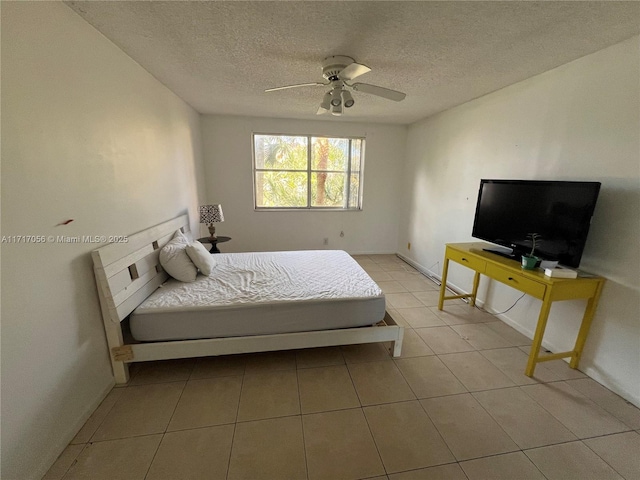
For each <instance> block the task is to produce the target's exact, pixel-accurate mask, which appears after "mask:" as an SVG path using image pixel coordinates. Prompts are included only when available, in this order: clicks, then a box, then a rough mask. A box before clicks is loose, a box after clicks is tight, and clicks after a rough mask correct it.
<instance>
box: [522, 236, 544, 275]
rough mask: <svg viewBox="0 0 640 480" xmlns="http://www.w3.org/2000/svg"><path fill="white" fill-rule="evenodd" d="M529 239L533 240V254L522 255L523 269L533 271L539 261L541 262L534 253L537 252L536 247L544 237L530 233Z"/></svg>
mask: <svg viewBox="0 0 640 480" xmlns="http://www.w3.org/2000/svg"><path fill="white" fill-rule="evenodd" d="M527 238H528V239H529V240H531V252H529V253H525V254H524V255H522V268H523V269H525V270H533V269H534V268H535V267H536V264H537V263H538V260H540V259H539V258H538V257H536V256H535V255H534V253H535V251H536V246H537V245H538V243H539V242H540V240H541V238H542V237H541V235H540V234H539V233H529V234H527Z"/></svg>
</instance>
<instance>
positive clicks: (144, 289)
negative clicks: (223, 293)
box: [91, 215, 189, 323]
mask: <svg viewBox="0 0 640 480" xmlns="http://www.w3.org/2000/svg"><path fill="white" fill-rule="evenodd" d="M178 229H180V230H182V232H184V233H187V232H188V231H189V217H188V216H187V215H181V216H179V217H177V218H174V219H172V220H169V221H167V222H164V223H161V224H159V225H156V226H155V227H151V228H148V229H146V230H143V231H142V232H138V233H136V234H134V235H131V236H129V237H128V241H127V242H126V243H125V242H122V243H110V244H108V245H105V246H104V247H101V248H99V249H97V250H94V251H93V252H91V256H92V258H93V268H94V272H95V275H96V283H97V286H98V291H99V294H100V302H101V304H102V312H103V316H107V315H108V317H109V319H110V320H111V321H112V322H114V323H119V322H121V321H122V320H124V319H125V318H126V317H127V315H129V314H130V313H131V312H132V311H133V310H134V309H135V308H136V307H137V306H138V305H140V303H142V301H143V300H144V299H145V298H147V297H148V296H149V295H151V294H152V293H153V292H154V290H155V289H156V288H158V286H159V285H161V284H162V283H163V282H164V281H165V280H166V279H167V278H168V275H167V273H166V272H165V271H164V270H163V269H162V267H161V266H160V262H159V260H158V256H159V254H160V249H161V248H162V247H163V246H165V245H166V244H167V242H169V240H171V238H173V235H174V233H175V231H176V230H178ZM104 320H105V323H107V318H105V319H104Z"/></svg>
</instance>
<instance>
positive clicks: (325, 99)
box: [320, 92, 331, 110]
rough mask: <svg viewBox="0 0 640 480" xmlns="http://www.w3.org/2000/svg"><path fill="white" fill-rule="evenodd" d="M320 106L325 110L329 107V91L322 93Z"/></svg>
mask: <svg viewBox="0 0 640 480" xmlns="http://www.w3.org/2000/svg"><path fill="white" fill-rule="evenodd" d="M320 108H323V109H325V110H329V109H331V92H327V93H325V94H324V97H323V98H322V103H321V104H320Z"/></svg>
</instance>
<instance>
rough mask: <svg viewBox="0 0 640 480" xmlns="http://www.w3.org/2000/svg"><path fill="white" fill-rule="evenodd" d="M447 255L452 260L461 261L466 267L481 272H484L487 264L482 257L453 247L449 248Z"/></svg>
mask: <svg viewBox="0 0 640 480" xmlns="http://www.w3.org/2000/svg"><path fill="white" fill-rule="evenodd" d="M447 257H448V258H449V259H450V260H453V261H454V262H457V263H460V264H461V265H464V266H465V267H469V268H471V269H473V270H475V271H476V272H479V273H484V269H485V268H486V266H487V262H485V261H484V260H483V259H482V258H479V257H476V256H474V255H472V254H471V255H470V254H469V253H465V252H460V251H458V250H454V249H453V248H447Z"/></svg>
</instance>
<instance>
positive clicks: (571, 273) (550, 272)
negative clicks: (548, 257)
mask: <svg viewBox="0 0 640 480" xmlns="http://www.w3.org/2000/svg"><path fill="white" fill-rule="evenodd" d="M544 274H545V275H546V276H547V277H552V278H578V272H577V270H571V269H570V268H564V267H555V268H545V269H544Z"/></svg>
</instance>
